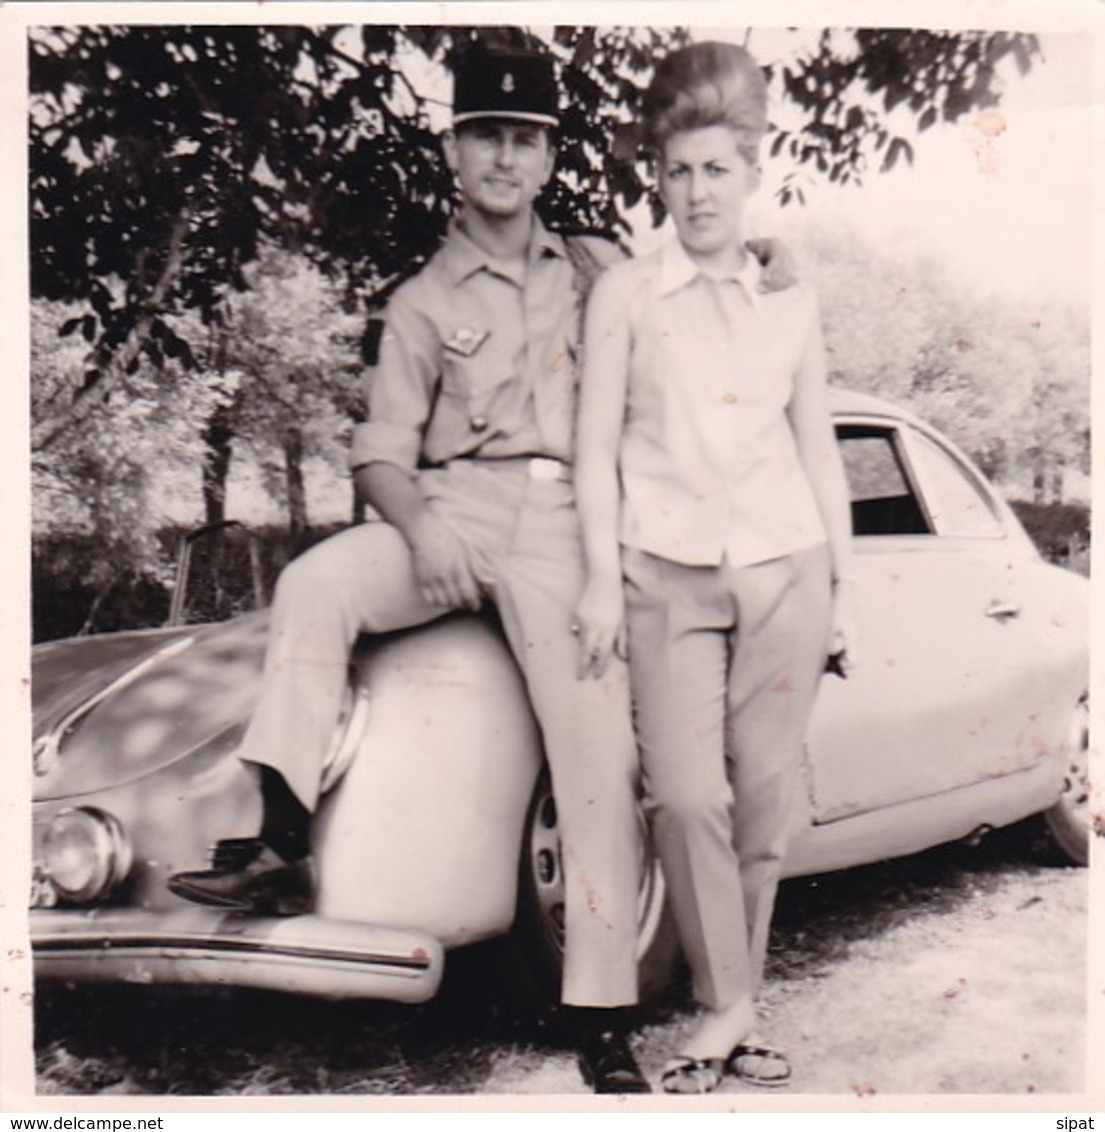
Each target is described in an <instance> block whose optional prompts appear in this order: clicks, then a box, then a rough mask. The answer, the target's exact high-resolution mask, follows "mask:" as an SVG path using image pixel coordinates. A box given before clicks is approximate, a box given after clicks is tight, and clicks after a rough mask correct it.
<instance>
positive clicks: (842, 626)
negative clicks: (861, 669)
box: [829, 577, 860, 676]
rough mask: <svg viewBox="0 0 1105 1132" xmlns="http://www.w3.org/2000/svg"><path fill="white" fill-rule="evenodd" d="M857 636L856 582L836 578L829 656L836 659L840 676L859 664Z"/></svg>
mask: <svg viewBox="0 0 1105 1132" xmlns="http://www.w3.org/2000/svg"><path fill="white" fill-rule="evenodd" d="M859 635H860V634H859V603H858V601H857V598H856V581H855V579H854V578H852V577H846V578H838V579H837V580H836V581H835V582H834V583H833V614H832V629H831V633H830V636H829V656H831V657H835V658H836V665H837V668H838V669H839V671H840V674H841V675H842V676H847V675H848V673H849V672H851V671H852V670H853V669H854V668H855V667H856V666H857V665H858V664H859V649H860V641H859Z"/></svg>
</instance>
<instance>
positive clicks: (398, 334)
mask: <svg viewBox="0 0 1105 1132" xmlns="http://www.w3.org/2000/svg"><path fill="white" fill-rule="evenodd" d="M557 121H558V108H557V88H556V84H555V80H554V76H553V70H552V64H551V61H550V60H549V58H548V57H547V56H544V55H537V54H531V53H522V52H481V53H480V54H479V55H478V57H471V58H469V60H468V62H467V64H466V65H462V67H461V68H460V69H459V70H458V74H457V79H456V90H455V97H454V116H453V129H452V131H451V132H450V133H449V134H447V135H446V137H445V156H446V159H447V161H448V163H449V166H450V168H451V169H452V171H453V173H454V174H455V176H456V179H457V182H458V184H459V188H460V196H461V201H462V206H463V207H462V210H461V212H460V214H459V215H458V217H457V218H456V219H455V220H454V221H453V223H452V224H451V225H450V228H449V232H448V235H447V238H446V240H445V242H444V244H443V245H442V247H441V249H440V250H439V251H438V252H437V254H436V255H435V256H434V257H433V259H432V260H431V261H430V262H429V263H428V264H427V265H426V267H425V268H424V269H423V270H422V271H421V272H420V273H419V274H418V275H417V276H415V277H414V278H412V279H410V280H408V281H407V282H406V283H405V284H404V285H403V286H401V287H400V288H399V289H398V291H396V293H395V295H394V296H393V298H392V300H391V303H390V304H389V308H388V311H387V317H386V327H385V329H384V332H383V334H382V337H381V339H380V342H379V356H378V362H377V364H376V365H375V367H374V370H373V372H372V373H371V374H370V380H369V382H368V404H369V413H368V421H367V423H366V424H363V425H360V426H358V428H357V431H356V434H355V436H354V440H353V445H352V453H351V465H352V469H353V474H354V476H355V478H356V483H357V488H358V491H359V492H360V493H361V495H362V497H363V498H365V499H367V500H368V501H369V502H370V503H371V505H372V506H373V507H374V508H375V509H376V511H378V512H379V514H380V515H381V516H382V517H383V519H384V520H385V521H384V522H370V523H364V524H361V525H358V526H355V527H352V528H350V529H349V530H346V531H344V532H342V533H341V534H338V535H336V536H334V537H333V538H331V539H328V540H326V541H325V542H324V543H322V544H320V545H318V546H316V547H314V548H313V549H312V550H310V551H309V552H308V553H307V554H305V555H303V556H302V557H301V558H299V559H297V560H296V561H294V562H293V563H292V564H291V565H289V567H288V568H287V569H286V570H285V571H284V572H283V574H282V576H281V578H280V581H279V583H278V586H277V591H276V596H275V600H274V605H273V620H272V631H271V639H270V643H269V649H268V654H267V657H266V664H265V676H264V682H263V688H262V694H261V700H260V703H259V705H258V708H257V710H256V713H255V715H254V717H253V719H252V721H251V724H250V727H249V729H248V731H247V734H246V736H245V739H244V741H243V745H242V749H241V751H240V752H239V753H240V757H241V758H242V759H243V760H244V761H246V762H247V763H251V764H255V765H256V766H257V768H258V775H259V780H260V789H261V793H262V798H263V803H264V805H263V811H264V816H263V820H262V828H261V831H260V835H259V836H258V837H257V838H256V839H255V840H253V839H249V840H247V841H246V842H244V843H243V842H241V841H235V842H230V843H226V844H225V846H223V847H222V848H221V849H218V848H217V851H216V860H215V863H214V866H215V867H213V868H212V869H210V870H208V871H206V872H199V873H183V874H179V875H178V876H176V877H174V878H172V880H171V881H170V886H171V887H172V889H173V891H174V892H176V893H178V894H179V895H181V896H184V897H186V898H188V899H191V900H197V901H201V902H206V903H216V904H220V905H222V906H228V907H237V908H244V909H250V910H254V911H265V912H270V913H271V912H301V911H305V910H306V909H307V908H309V907H310V903H311V899H312V890H311V869H310V863H309V857H308V854H309V848H310V838H309V831H310V815H311V814H312V813H313V812H314V810H315V807H316V804H317V802H318V797H319V792H320V782H321V777H322V768H323V760H324V757H325V754H326V751H327V748H328V745H329V742H330V739H331V737H332V735H333V732H334V729H335V726H336V723H337V719H338V714H339V710H340V703H341V696H342V691H343V687H344V681H345V672H346V662H347V659H348V656H349V653H350V650H351V648H352V646H353V643H354V641H355V640H356V638H357V636H358V635H359V634H360V633H363V632H368V633H382V632H390V631H393V630H397V629H404V628H408V627H411V626H414V625H419V624H422V623H425V622H427V621H431V620H433V619H434V618H437V617H440V616H442V615H443V614H445V613H446V612H448V611H450V610H454V609H458V608H470V609H475V608H477V607H479V606H480V604H481V603H482V602H484V601H490V602H493V603H494V604H495V606H496V607H497V609H498V612H499V615H500V618H501V621H502V624H503V629H504V631H505V634H506V637H507V640H508V642H509V644H510V648H511V650H512V652H513V654H514V657H515V659H516V661H517V663H518V666H519V668H520V670H521V672H522V674H523V676H524V679H525V682H526V686H527V689H528V692H529V696H530V700H531V702H532V705H533V710H534V712H535V714H536V717H537V719H538V722H539V724H540V726H541V730H542V735H543V738H544V745H545V752H546V755H547V758H548V762H549V766H550V769H551V773H552V780H553V789H554V792H555V795H556V800H557V811H558V817H559V826H560V834H561V839H562V845H563V860H564V868H565V886H566V897H565V902H566V913H565V915H566V922H565V961H564V978H563V986H562V999H563V1002H564V1003H565V1004H566V1005H567V1006H569V1007H571V1008H573V1009H572V1010H571V1011H568V1012H567V1013H569V1014H570V1015H572V1016H574V1017H575V1018H577V1019H578V1020H579V1022H580V1026H579V1031H578V1032H579V1034H580V1060H581V1067H582V1069H583V1072H584V1075H585V1077H586V1078H587V1080H588V1081H589V1083H590V1084H591V1085H592V1087H593V1088H594V1089H595V1091H596V1092H646V1091H648V1090H649V1086H648V1084H647V1082H646V1081H645V1079H644V1078H643V1077H642V1075H641V1073H640V1071H639V1069H638V1068H637V1066H636V1064H635V1062H634V1060H633V1057H632V1054H631V1052H630V1050H629V1047H628V1044H627V1043H626V1041H625V1038H624V1034H623V1031H622V1029H621V1027H620V1026H619V1024H618V1020H619V1019H620V1017H621V1014H622V1011H621V1009H620V1008H623V1007H626V1006H629V1005H631V1004H633V1003H634V1002H635V1001H636V997H637V975H636V957H635V952H636V935H637V887H638V883H637V874H638V857H637V837H638V826H637V813H636V780H637V759H636V750H635V745H634V739H633V732H632V727H631V720H630V707H629V694H628V686H627V678H626V672H625V667H624V664H623V663H622V662H621V661H620V660H617V661H615V663H614V664H612V665H611V666H610V667H609V669H608V670H607V672H606V673H605V675H604V676H603V677H602V678H601V679H598V680H595V679H580V678H578V672H579V668H580V658H579V657H578V645H577V641H576V638H575V637H574V636H573V626H572V610H573V607H574V605H575V602H576V600H577V598H578V597H579V593H580V589H581V584H582V577H583V566H584V563H583V551H582V544H581V540H580V534H579V527H578V520H577V516H576V511H575V503H574V497H573V491H572V477H571V465H572V446H573V437H572V432H573V422H574V416H575V403H576V383H577V378H578V361H579V351H580V340H579V333H580V324H581V317H580V303H581V301H582V297H581V296H582V293H583V291H584V290H585V282H586V280H585V279H584V278H582V276H584V275H585V274H586V272H585V271H583V269H582V268H581V267H580V266H579V257H578V256H577V255H576V254H575V251H574V250H573V248H571V247H570V246H569V245H568V244H566V242H565V240H564V239H563V238H562V237H561V236H559V235H557V234H554V233H552V232H550V231H548V230H547V229H546V228H545V227H544V226H543V225H542V223H541V221H540V220H539V219H538V217H537V216H536V214H535V212H534V209H533V205H534V201H535V199H536V198H537V196H538V194H539V193H540V191H541V189H542V187H543V186H544V185H545V184H546V182H547V181H548V180H549V178H550V177H551V175H552V172H553V161H554V150H553V144H552V137H551V133H550V131H551V130H552V129H553V128H554V127H555V126H556V125H557ZM601 247H602V244H601V242H600V241H594V246H593V247H591V249H590V252H589V254H590V256H591V257H592V259H593V257H594V256H595V255H596V254H598V255H601V254H603V253H602V252H601V251H600V250H599V249H601ZM605 254H609V252H607V253H605ZM489 710H494V709H493V706H492V705H489Z"/></svg>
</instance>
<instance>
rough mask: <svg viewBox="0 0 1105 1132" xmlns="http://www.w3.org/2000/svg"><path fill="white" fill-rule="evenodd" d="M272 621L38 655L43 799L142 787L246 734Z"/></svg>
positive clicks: (142, 635) (134, 636)
mask: <svg viewBox="0 0 1105 1132" xmlns="http://www.w3.org/2000/svg"><path fill="white" fill-rule="evenodd" d="M267 629H268V612H267V611H264V610H263V611H259V612H256V613H249V614H246V615H245V616H243V617H238V618H235V619H234V620H233V621H228V622H225V623H223V624H218V625H200V626H190V627H184V628H176V629H154V630H145V631H140V632H130V633H112V634H105V635H104V636H102V637H84V638H78V639H72V640H66V641H57V642H50V643H47V644H43V645H38V646H36V647H35V648H34V649H33V650H32V658H31V662H32V670H31V672H32V675H31V679H32V694H33V700H34V737H35V744H34V752H35V773H34V796H35V799H36V800H42V799H56V798H63V797H70V796H73V795H80V794H89V793H93V792H95V791H100V790H104V789H108V788H110V787H113V786H118V785H121V784H123V783H125V782H130V781H133V780H135V779H137V778H141V777H143V776H145V775H148V774H152V773H154V772H155V771H157V770H160V769H161V768H163V767H165V766H167V765H168V764H170V763H172V762H175V761H176V760H177V759H180V758H183V757H185V756H186V755H188V754H190V753H191V752H193V751H195V750H197V749H199V748H201V747H203V746H205V745H207V744H208V743H210V742H211V741H212V740H213V739H215V738H216V737H217V736H219V735H222V734H225V733H226V732H227V731H228V730H231V729H234V728H238V727H240V726H241V725H242V723H243V721H244V720H245V719H246V718H248V716H249V714H250V713H251V712H252V710H253V706H254V703H255V701H256V698H257V691H258V686H259V676H260V671H261V662H262V657H263V654H264V643H265V635H266V632H267Z"/></svg>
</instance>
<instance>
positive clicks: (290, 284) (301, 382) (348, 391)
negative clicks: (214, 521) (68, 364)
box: [208, 247, 364, 542]
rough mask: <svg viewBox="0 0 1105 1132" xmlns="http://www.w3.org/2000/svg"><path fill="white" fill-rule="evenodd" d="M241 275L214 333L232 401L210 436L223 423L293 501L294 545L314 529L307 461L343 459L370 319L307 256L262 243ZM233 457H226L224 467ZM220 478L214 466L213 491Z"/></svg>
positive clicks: (340, 462) (226, 433) (276, 490)
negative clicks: (348, 305)
mask: <svg viewBox="0 0 1105 1132" xmlns="http://www.w3.org/2000/svg"><path fill="white" fill-rule="evenodd" d="M245 278H246V282H247V284H248V287H247V289H246V290H245V291H243V292H242V293H241V294H240V295H236V296H234V298H233V299H232V300H231V302H230V303H229V304H228V306H227V309H226V317H225V325H224V327H223V328H222V329H221V330H220V332H219V336H218V341H219V346H218V355H219V361H220V365H221V366H222V367H223V370H224V372H226V374H227V375H228V376H231V377H232V379H233V382H234V395H233V400H232V401H231V402H230V403H229V404H228V405H220V406H218V407H217V408H216V413H215V415H214V416H213V417H212V420H211V422H209V426H208V434H209V439H210V432H211V431H212V429H213V428H216V427H217V428H219V429H220V430H221V431H222V435H223V439H224V441H225V442H226V444H227V445H228V446H229V444H230V442H232V441H233V442H234V443H235V444H239V445H244V446H247V447H248V448H249V449H250V450H251V451H252V452H253V453H254V455H255V456H257V457H258V458H259V459H260V461H261V464H262V468H263V470H264V471H265V472H266V473H267V476H268V481H269V484H270V490H271V491H272V493H273V494H274V495H276V496H277V497H281V496H282V497H283V498H284V499H285V500H286V501H287V505H288V517H289V525H290V528H291V533H292V537H293V542H294V541H296V540H298V539H299V538H300V536H302V534H303V533H304V532H305V530H306V529H307V526H308V516H307V499H306V492H305V487H304V477H303V461H304V460H305V459H307V458H310V457H320V458H322V459H324V460H327V461H328V462H330V463H331V464H333V465H334V466H336V467H342V466H344V464H345V460H346V443H345V441H346V440H347V438H348V432H349V425H350V420H351V418H352V417H353V416H354V415H355V412H356V408H355V407H356V405H357V404H358V402H359V400H360V399H361V393H362V390H361V386H360V371H361V364H360V363H361V359H360V336H361V331H362V330H363V322H364V320H363V317H362V316H360V315H359V314H354V313H350V312H349V311H347V310H345V309H344V308H343V305H342V295H341V291H340V289H339V288H338V286H337V285H336V284H335V283H334V282H333V281H332V280H330V279H328V278H327V277H326V276H325V275H324V274H323V273H322V272H321V271H320V270H319V269H318V268H317V267H316V266H314V265H313V264H311V263H310V262H309V261H308V260H307V259H306V258H305V257H303V256H301V255H300V256H293V255H289V254H288V253H287V252H284V251H281V250H280V249H278V248H275V247H265V248H263V249H262V250H261V253H260V255H259V257H258V258H257V260H255V261H254V262H253V263H252V264H250V265H249V266H248V267H247V268H246V269H245ZM228 463H229V461H228V459H227V460H224V461H221V470H222V471H223V472H224V473H225V467H226V465H227V464H228ZM217 480H218V477H217V475H216V474H215V471H214V469H211V470H209V474H208V489H209V492H210V491H211V490H212V489H213V488H215V487H216V486H217V487H219V488H220V489H221V488H222V486H223V485H222V484H218V483H217ZM223 480H224V483H225V475H224V477H223ZM220 494H221V491H220ZM211 514H212V512H211V508H210V506H209V508H208V516H209V519H210V517H211Z"/></svg>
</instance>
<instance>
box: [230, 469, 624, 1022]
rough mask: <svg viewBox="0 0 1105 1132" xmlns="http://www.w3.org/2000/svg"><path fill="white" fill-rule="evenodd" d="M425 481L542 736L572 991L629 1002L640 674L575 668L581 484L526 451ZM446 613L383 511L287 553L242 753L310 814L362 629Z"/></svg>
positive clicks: (620, 667) (566, 997) (581, 999)
mask: <svg viewBox="0 0 1105 1132" xmlns="http://www.w3.org/2000/svg"><path fill="white" fill-rule="evenodd" d="M419 484H420V486H421V488H422V491H423V495H424V498H425V499H426V501H427V504H428V506H429V507H430V508H431V510H432V511H433V512H434V513H435V514H436V515H437V516H438V517H439V518H440V519H441V520H442V521H443V522H445V523H446V524H448V525H449V526H450V527H451V528H452V529H453V530H454V532H455V533H456V534H457V535H458V536H459V537H460V538H461V539H462V540H463V541H464V543H465V545H466V547H467V548H468V551H469V553H470V555H471V557H472V561H473V562H474V563H475V565H476V570H477V575H478V577H479V578H480V582H481V585H482V587H483V590H484V592H485V594H486V596H487V597H488V598H489V599H490V600H491V601H493V602H494V603H495V605H496V606H497V607H498V611H499V615H500V619H501V621H502V624H503V628H504V630H505V633H506V637H507V640H508V642H509V645H510V648H511V650H512V652H513V654H514V657H515V660H516V661H517V664H518V666H519V668H520V670H521V672H522V675H523V677H524V680H525V683H526V686H527V688H528V691H529V697H530V701H531V703H532V707H533V710H534V713H535V715H536V718H537V721H538V723H539V725H540V728H541V731H542V735H543V738H544V743H545V754H546V758H547V760H548V763H549V768H550V771H551V774H552V780H553V790H554V794H555V797H556V803H557V815H558V824H559V829H560V836H561V852H562V857H563V868H564V876H565V889H566V893H565V964H564V981H563V987H562V999H563V1001H564V1002H565V1003H567V1004H571V1005H576V1006H598V1007H609V1006H622V1005H628V1004H632V1003H633V1002H635V1001H636V997H637V966H636V940H637V894H638V871H639V852H638V838H639V825H638V819H637V812H638V810H637V806H638V802H637V783H638V764H637V757H636V745H635V741H634V737H633V730H632V719H631V714H630V704H629V687H628V674H627V671H626V668H625V665H624V664H619V663H615V664H614V665H612V667H611V668H610V670H609V671H608V674H607V676H606V678H604V679H602V680H597V681H596V680H594V679H587V680H580V679H578V678H577V669H578V658H577V648H578V645H577V641H576V638H575V637H574V636H573V635H572V633H571V630H570V625H571V618H572V612H573V609H574V606H575V603H576V602H577V600H578V598H579V594H580V591H581V588H582V584H583V568H584V563H583V548H582V541H581V537H580V531H579V522H578V517H577V514H576V510H575V501H574V496H573V490H572V486H571V484H569V483H565V482H559V481H555V480H554V481H547V480H538V479H534V478H531V476H530V474H529V472H528V470H527V465H526V462H525V461H504V462H503V463H502V464H493V463H490V462H487V461H482V462H481V461H455V462H453V463H451V464H449V465H446V466H445V467H444V468H442V469H431V470H426V471H423V472H420V473H419ZM446 612H448V611H447V610H445V609H443V608H442V607H441V606H439V605H435V604H432V603H430V602H428V601H427V600H426V599H425V598H424V597H423V596H422V594H421V592H420V590H419V588H418V585H417V584H416V580H415V575H414V570H413V564H412V556H411V552H410V548H409V547H408V544H407V542H406V541H405V539H404V538H403V537H402V535H401V534H400V533H399V532H398V530H396V529H395V528H394V527H392V526H391V525H389V524H387V523H384V522H369V523H363V524H360V525H358V526H355V527H352V528H350V529H348V530H346V531H344V532H342V533H340V534H338V535H335V536H333V537H332V538H330V539H327V540H325V541H324V542H322V543H319V544H318V545H317V546H315V547H313V548H312V549H311V550H309V551H308V552H307V553H306V554H304V555H302V556H301V557H300V558H298V559H296V560H295V561H293V562H292V563H290V564H289V566H288V567H287V568H286V569H285V570H284V571H283V573H282V574H281V577H280V580H279V582H278V584H277V588H276V594H275V598H274V603H273V614H272V618H273V619H272V629H271V634H270V643H269V647H268V652H267V654H266V660H265V674H264V680H263V682H262V692H261V699H260V702H259V704H258V707H257V709H256V711H255V713H254V715H253V717H252V720H251V722H250V726H249V728H248V730H247V733H246V735H245V738H244V740H243V745H242V748H241V750H240V752H239V754H240V757H241V758H242V759H244V760H245V761H247V762H253V763H259V764H262V765H266V766H270V767H273V768H275V769H276V770H278V771H279V772H280V773H281V774H282V775H283V777H284V779H285V780H286V781H287V783H288V784H289V786H290V787H291V789H292V790H293V791H294V792H295V794H296V795H297V797H298V798H299V799H300V801H302V803H303V804H304V806H306V807H307V809H308V810H311V811H313V810H314V809H315V806H316V804H317V801H318V796H319V791H320V783H321V779H322V774H323V762H324V759H325V756H326V752H327V749H328V746H329V744H330V741H331V738H332V736H333V733H334V728H335V726H336V724H337V720H338V716H339V712H340V707H341V700H342V694H343V691H344V687H345V683H346V679H347V669H348V663H349V656H350V651H351V649H352V646H353V644H354V642H355V640H356V638H357V637H358V635H359V634H361V633H383V632H390V631H393V630H397V629H404V628H409V627H411V626H415V625H419V624H423V623H425V622H428V621H431V620H433V619H434V618H437V617H440V616H442V614H443V613H446ZM487 710H488V711H494V710H495V705H494V704H493V703H489V704H488V705H487Z"/></svg>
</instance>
